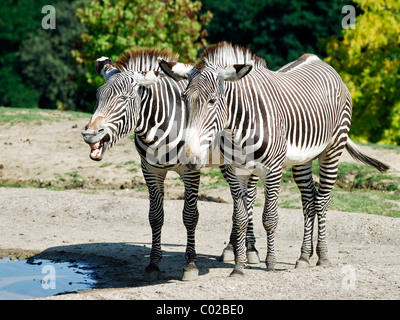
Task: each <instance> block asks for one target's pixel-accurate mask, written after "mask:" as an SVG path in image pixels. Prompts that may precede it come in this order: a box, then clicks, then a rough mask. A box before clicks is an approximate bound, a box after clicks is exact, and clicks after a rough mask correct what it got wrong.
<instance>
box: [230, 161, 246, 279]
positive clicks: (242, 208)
mask: <svg viewBox="0 0 400 320" xmlns="http://www.w3.org/2000/svg"><path fill="white" fill-rule="evenodd" d="M226 169H227V170H226V178H227V181H228V183H229V187H230V190H231V194H232V199H233V215H232V222H233V223H232V234H231V241H232V245H233V248H234V253H235V268H234V269H233V271H232V272H231V274H230V276H240V275H243V274H244V272H243V270H244V268H245V266H246V261H247V257H246V231H247V227H248V224H249V216H248V213H247V182H248V178H249V177H243V176H236V174H235V172H234V169H233V168H231V167H228V166H227V167H226Z"/></svg>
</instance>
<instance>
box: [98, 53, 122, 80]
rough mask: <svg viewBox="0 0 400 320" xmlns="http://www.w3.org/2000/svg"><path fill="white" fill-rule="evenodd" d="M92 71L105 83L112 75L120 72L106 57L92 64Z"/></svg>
mask: <svg viewBox="0 0 400 320" xmlns="http://www.w3.org/2000/svg"><path fill="white" fill-rule="evenodd" d="M94 69H95V70H96V72H97V73H98V74H101V75H102V76H103V77H104V80H106V81H107V80H108V79H109V78H110V77H111V76H113V75H114V74H116V73H119V72H120V71H119V70H118V69H117V68H115V67H114V63H113V62H112V60H111V59H110V58H108V57H101V58H99V59H97V60H96V62H95V64H94Z"/></svg>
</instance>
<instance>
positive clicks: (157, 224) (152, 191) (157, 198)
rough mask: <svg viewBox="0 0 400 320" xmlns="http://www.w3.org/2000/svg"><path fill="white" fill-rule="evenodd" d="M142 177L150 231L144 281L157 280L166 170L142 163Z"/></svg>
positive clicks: (160, 257) (160, 254)
mask: <svg viewBox="0 0 400 320" xmlns="http://www.w3.org/2000/svg"><path fill="white" fill-rule="evenodd" d="M142 170H143V176H144V178H145V180H146V184H147V187H148V190H149V199H150V210H149V222H150V226H151V231H152V244H151V252H150V264H149V265H148V266H147V267H146V270H145V271H146V272H145V279H146V280H148V281H152V280H157V279H158V278H159V276H160V269H159V267H158V265H159V264H160V262H161V259H162V252H161V228H162V226H163V224H164V208H163V206H164V180H165V176H166V174H167V171H166V170H156V169H153V168H152V167H150V166H147V165H146V164H145V163H143V162H142Z"/></svg>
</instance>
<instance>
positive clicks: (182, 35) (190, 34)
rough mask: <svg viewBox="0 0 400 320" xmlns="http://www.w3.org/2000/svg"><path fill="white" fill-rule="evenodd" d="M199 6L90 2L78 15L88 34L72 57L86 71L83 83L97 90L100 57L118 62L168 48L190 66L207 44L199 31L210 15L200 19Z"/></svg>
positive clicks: (168, 1) (166, 1)
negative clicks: (129, 53) (132, 53)
mask: <svg viewBox="0 0 400 320" xmlns="http://www.w3.org/2000/svg"><path fill="white" fill-rule="evenodd" d="M200 9H201V3H200V2H199V1H191V0H137V1H128V0H125V1H117V0H103V1H100V0H92V1H90V3H89V4H88V5H87V6H86V7H84V8H80V9H78V11H77V15H78V17H79V20H80V21H81V23H82V24H83V25H84V26H85V27H86V29H87V32H85V33H83V34H82V46H81V47H80V48H78V49H77V50H75V51H74V57H75V59H76V61H77V62H78V63H80V64H81V65H82V66H83V67H84V69H85V70H86V73H85V79H86V81H87V83H88V84H89V85H90V87H91V88H92V90H93V89H95V88H97V87H98V86H99V85H100V84H102V79H101V78H100V77H99V76H98V75H96V74H95V72H94V70H93V64H94V61H95V60H96V59H97V58H99V57H101V56H108V57H111V58H112V59H116V58H118V57H119V56H120V55H121V54H122V53H123V52H125V51H126V50H128V49H132V48H138V47H162V48H170V49H172V50H173V51H176V52H178V53H179V54H180V56H181V60H183V61H187V62H193V61H195V59H196V58H197V54H198V51H199V50H200V49H201V48H202V47H203V46H204V45H205V44H206V42H205V36H206V31H205V30H203V29H202V27H203V25H205V24H206V23H207V22H208V21H209V19H210V18H211V16H210V14H209V13H205V14H202V15H199V14H198V13H199V11H200Z"/></svg>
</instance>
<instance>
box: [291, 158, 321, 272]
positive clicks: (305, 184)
mask: <svg viewBox="0 0 400 320" xmlns="http://www.w3.org/2000/svg"><path fill="white" fill-rule="evenodd" d="M292 172H293V179H294V181H295V182H296V184H297V187H298V188H299V190H300V193H301V201H302V205H303V215H304V236H303V244H302V246H301V254H300V258H299V259H298V260H297V261H296V268H305V267H308V266H309V265H310V258H311V256H312V255H313V230H314V218H315V208H314V201H315V197H316V193H317V191H316V189H315V185H314V181H313V177H312V162H309V163H307V164H304V165H297V166H293V168H292Z"/></svg>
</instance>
